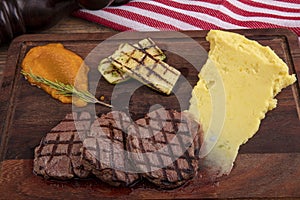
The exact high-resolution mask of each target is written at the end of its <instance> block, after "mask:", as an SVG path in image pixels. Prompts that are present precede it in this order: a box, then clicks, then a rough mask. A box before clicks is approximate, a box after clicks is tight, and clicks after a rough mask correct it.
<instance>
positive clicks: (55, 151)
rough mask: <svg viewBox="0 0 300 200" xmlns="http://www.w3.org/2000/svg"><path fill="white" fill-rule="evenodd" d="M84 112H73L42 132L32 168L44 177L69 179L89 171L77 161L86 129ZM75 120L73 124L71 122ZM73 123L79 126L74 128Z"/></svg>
mask: <svg viewBox="0 0 300 200" xmlns="http://www.w3.org/2000/svg"><path fill="white" fill-rule="evenodd" d="M91 120H94V118H93V117H91V116H90V114H89V113H88V112H78V113H76V112H73V113H71V114H67V115H66V117H65V118H64V119H63V120H62V121H61V122H60V123H59V124H57V125H56V126H55V127H54V128H53V129H52V130H51V131H50V132H49V133H47V134H46V136H44V137H43V138H42V140H41V142H40V145H39V146H37V147H36V148H35V156H34V172H35V173H36V174H38V175H42V176H44V177H45V178H55V179H62V180H65V179H71V178H73V177H80V178H85V177H87V176H88V175H89V172H88V171H86V170H85V169H84V168H83V166H82V164H81V162H80V155H81V152H80V148H81V147H82V141H81V139H82V138H84V137H86V135H87V134H88V132H89V129H90V124H91ZM75 123H76V125H75ZM76 127H78V128H79V129H80V130H79V131H76Z"/></svg>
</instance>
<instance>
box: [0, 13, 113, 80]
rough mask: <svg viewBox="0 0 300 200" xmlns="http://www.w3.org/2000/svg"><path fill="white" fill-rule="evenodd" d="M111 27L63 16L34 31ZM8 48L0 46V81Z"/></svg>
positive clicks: (90, 29) (96, 30)
mask: <svg viewBox="0 0 300 200" xmlns="http://www.w3.org/2000/svg"><path fill="white" fill-rule="evenodd" d="M111 30H112V29H110V28H107V27H104V26H101V25H99V24H96V23H92V22H89V21H86V20H82V19H79V18H76V17H72V16H69V17H65V18H63V19H62V20H61V21H60V22H59V23H58V24H56V25H55V26H53V27H51V28H49V29H47V30H43V31H39V32H36V33H42V34H47V33H49V34H51V33H58V34H65V33H96V32H107V31H111ZM8 48H9V44H6V45H2V46H0V82H1V79H2V74H3V69H4V67H5V62H6V59H7V51H8Z"/></svg>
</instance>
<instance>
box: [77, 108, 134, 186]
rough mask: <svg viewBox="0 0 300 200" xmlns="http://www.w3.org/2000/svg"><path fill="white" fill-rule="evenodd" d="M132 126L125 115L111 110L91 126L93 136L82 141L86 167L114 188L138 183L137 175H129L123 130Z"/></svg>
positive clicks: (83, 158)
mask: <svg viewBox="0 0 300 200" xmlns="http://www.w3.org/2000/svg"><path fill="white" fill-rule="evenodd" d="M129 125H130V119H129V117H128V116H127V115H126V114H125V113H123V112H118V111H112V112H110V113H108V114H106V115H102V116H101V117H100V118H98V119H97V120H96V121H95V122H94V123H93V124H92V127H91V134H90V136H89V137H87V138H86V139H85V140H84V142H83V149H82V163H83V165H84V167H85V168H86V169H88V170H91V171H92V173H93V174H94V175H95V176H96V177H97V178H99V179H100V180H102V181H103V182H106V183H108V184H110V185H113V186H120V185H123V186H131V185H133V184H134V183H136V182H137V181H138V180H139V175H138V174H136V173H128V172H127V171H128V169H129V168H130V162H127V161H128V159H127V153H126V151H125V149H124V147H125V145H124V138H125V135H124V131H125V130H126V129H127V127H128V126H129Z"/></svg>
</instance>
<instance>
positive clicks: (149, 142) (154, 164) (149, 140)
mask: <svg viewBox="0 0 300 200" xmlns="http://www.w3.org/2000/svg"><path fill="white" fill-rule="evenodd" d="M163 114H164V116H163ZM128 135H129V136H128V137H127V147H128V150H129V151H131V152H132V153H133V154H131V159H132V160H133V162H134V163H135V164H136V166H137V168H138V170H140V171H143V172H144V173H143V175H142V176H143V177H144V178H146V179H148V180H149V181H150V182H152V183H154V184H155V185H157V186H159V187H161V188H165V189H171V188H175V187H178V186H180V185H182V184H184V183H185V182H187V181H188V180H189V179H191V178H192V177H194V176H195V175H196V173H197V171H198V164H199V153H197V152H199V148H200V146H201V143H202V138H201V136H202V130H201V128H200V126H199V124H198V123H196V122H195V121H194V120H193V119H192V118H191V117H190V116H188V115H187V114H186V113H178V112H176V111H174V110H167V111H166V113H164V109H159V110H156V111H153V112H151V113H149V114H148V115H147V116H146V117H145V118H143V119H139V120H137V121H136V124H135V125H131V126H130V127H129V128H128ZM175 136H176V137H175ZM194 136H195V137H194ZM166 145H167V146H166ZM163 148H164V149H163ZM146 153H150V154H146ZM151 153H152V154H151ZM141 154H142V155H141ZM166 162H168V163H166ZM149 169H150V170H149Z"/></svg>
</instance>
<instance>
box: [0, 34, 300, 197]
mask: <svg viewBox="0 0 300 200" xmlns="http://www.w3.org/2000/svg"><path fill="white" fill-rule="evenodd" d="M234 31H235V32H238V33H241V34H244V35H245V36H247V37H248V38H250V39H254V40H257V41H258V42H259V43H261V44H263V45H268V46H270V47H271V48H272V49H273V50H274V51H275V52H276V53H277V54H278V55H279V56H280V57H281V58H282V59H283V60H284V61H285V62H286V63H287V64H288V66H289V69H290V73H296V74H297V77H298V78H300V50H299V47H298V38H297V36H296V35H295V34H293V33H292V32H290V31H288V30H285V29H259V30H234ZM183 33H184V34H186V35H188V36H190V37H191V38H193V39H194V41H196V42H198V43H199V44H201V45H202V46H203V47H204V48H205V49H206V50H209V44H208V42H207V41H206V40H205V36H206V34H207V31H189V32H183ZM114 34H116V33H99V34H96V33H93V34H66V35H25V36H22V37H19V38H17V39H16V40H14V41H13V42H12V44H11V46H10V49H9V53H8V59H7V65H6V69H5V71H4V74H3V76H4V78H3V82H2V84H1V88H0V113H1V114H0V122H1V126H0V136H1V137H0V142H1V148H0V162H1V164H0V199H2V198H3V199H29V198H36V199H45V198H46V199H52V198H53V199H67V198H74V199H77V198H86V199H90V198H99V199H101V198H109V197H111V198H130V199H132V198H138V199H140V198H147V199H149V198H150V199H169V198H184V199H186V198H271V197H299V198H300V120H299V110H300V109H299V102H300V99H299V94H300V93H299V86H300V85H299V82H297V83H295V84H294V85H293V86H289V87H288V88H286V89H284V90H283V91H282V92H281V93H280V94H279V95H278V96H277V99H278V106H277V108H276V109H275V110H272V111H270V112H268V113H267V115H266V118H265V119H264V120H263V121H262V123H261V126H260V129H259V131H258V133H257V134H256V135H255V136H254V137H253V138H252V139H251V140H250V141H249V142H248V143H246V144H245V145H243V146H242V147H241V149H240V152H239V155H238V157H237V160H236V162H235V166H234V168H233V170H232V172H231V174H230V175H229V176H226V177H222V178H221V179H220V180H218V181H217V182H214V183H208V182H207V180H208V179H209V177H205V175H203V174H200V175H198V176H197V177H195V178H194V179H193V180H192V181H191V182H189V183H188V184H187V185H184V186H183V187H180V188H178V189H174V190H167V191H164V190H158V189H155V187H153V186H151V185H149V184H147V183H142V184H139V185H137V186H135V187H134V188H114V187H110V186H108V185H106V184H104V183H101V182H100V181H98V180H96V179H86V180H70V181H54V180H44V179H43V178H42V177H39V176H36V175H34V174H33V172H32V162H33V160H32V159H33V151H34V148H35V147H36V146H37V145H38V144H39V142H40V140H41V138H42V137H43V136H44V135H45V134H46V133H47V132H48V131H50V130H51V128H53V127H54V126H55V125H56V124H57V123H58V122H59V121H61V120H62V119H63V118H64V116H65V115H66V114H67V113H69V112H71V110H72V107H71V105H66V104H62V103H60V102H58V101H57V100H55V99H52V98H50V96H49V95H47V94H46V93H45V92H44V91H42V90H41V89H39V88H36V87H33V86H31V85H30V84H29V83H28V82H27V81H26V80H25V79H24V78H23V76H22V75H20V64H21V62H22V59H23V58H24V56H25V54H26V52H28V50H29V49H30V48H32V47H34V46H38V45H44V44H47V43H53V42H61V43H63V44H64V45H65V47H66V48H68V49H70V50H72V51H74V52H76V53H77V54H79V55H80V56H82V57H83V58H85V57H86V56H87V55H89V53H90V52H91V51H92V50H93V49H94V48H95V47H96V46H97V45H98V44H99V43H101V42H102V41H104V40H105V39H107V38H108V37H110V36H112V35H114ZM143 34H144V36H145V37H146V36H147V33H143ZM171 35H172V34H166V33H165V32H160V33H158V34H156V36H154V38H152V39H154V40H155V41H156V42H157V43H158V45H159V46H161V47H162V48H163V49H164V48H165V47H167V46H168V45H169V44H171V43H172V44H174V43H176V44H177V45H178V48H181V47H182V46H189V42H190V41H187V40H186V39H185V38H180V37H179V38H176V39H175V38H172V36H171ZM131 39H136V38H131ZM118 42H119V41H117V40H115V41H113V42H112V44H111V45H112V46H114V45H115V46H116V45H117V44H118ZM112 46H110V44H108V45H106V46H105V47H103V48H104V49H102V50H103V52H106V53H104V54H107V55H109V53H111V52H113V49H112ZM104 54H103V55H99V58H102V57H104V56H105V55H104ZM166 54H167V62H168V63H169V64H170V65H173V66H175V67H176V68H178V69H179V70H180V71H181V72H182V74H183V75H184V76H185V78H186V79H187V80H188V81H189V83H190V84H191V85H192V86H194V85H195V84H196V82H197V80H198V79H197V74H198V71H197V70H196V69H194V68H193V66H191V64H190V63H189V62H187V60H185V59H184V58H182V57H180V56H178V55H176V54H174V53H172V52H168V51H166ZM192 54H193V51H192V50H191V55H192ZM192 56H197V55H192ZM97 62H98V60H97V61H95V63H90V67H91V70H90V74H89V76H90V78H91V79H92V82H93V81H94V82H95V81H97V79H95V80H93V78H95V77H97V76H98V72H97V69H96V68H97ZM94 82H93V83H94ZM95 84H96V86H97V92H96V96H97V97H100V96H104V97H105V100H104V101H106V102H108V103H109V102H110V100H112V98H122V95H121V96H117V97H115V96H113V95H112V91H113V90H114V86H113V85H109V84H108V83H106V82H105V81H104V80H103V79H100V81H99V82H98V83H97V82H96V83H95ZM126 84H128V85H126ZM126 84H125V87H131V86H132V85H131V84H134V81H129V82H128V83H126ZM175 89H176V90H178V91H179V93H180V95H182V97H184V102H185V103H183V104H180V105H179V103H178V100H177V99H176V97H175V96H174V95H171V96H162V95H160V94H158V93H156V92H154V91H152V90H150V89H149V88H147V87H146V86H142V87H140V88H138V89H137V90H136V91H135V92H134V93H133V95H132V97H131V99H130V106H129V108H130V114H131V117H132V118H133V119H137V118H139V117H141V116H143V115H144V114H145V113H146V112H147V111H148V109H149V108H150V107H151V106H152V105H154V104H161V105H163V106H165V107H167V108H174V109H182V110H184V109H186V108H187V107H188V100H189V98H190V96H191V95H190V92H191V91H190V90H189V89H185V88H184V87H183V88H181V86H177V88H175ZM249 95H251V94H249ZM92 106H93V105H92ZM95 108H96V111H97V113H98V114H99V115H100V114H102V113H107V112H109V109H108V108H106V107H102V106H95Z"/></svg>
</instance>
